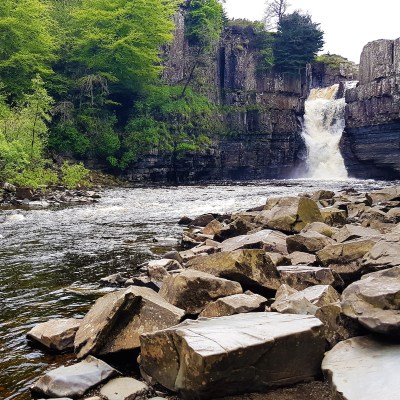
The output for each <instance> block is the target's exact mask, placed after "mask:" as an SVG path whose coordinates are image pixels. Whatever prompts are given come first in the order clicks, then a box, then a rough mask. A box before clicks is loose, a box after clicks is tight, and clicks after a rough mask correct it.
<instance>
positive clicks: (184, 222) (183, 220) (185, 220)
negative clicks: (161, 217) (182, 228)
mask: <svg viewBox="0 0 400 400" xmlns="http://www.w3.org/2000/svg"><path fill="white" fill-rule="evenodd" d="M192 221H193V219H192V218H189V217H187V216H184V217H182V218H181V219H180V220H179V221H178V225H190V224H191V223H192Z"/></svg>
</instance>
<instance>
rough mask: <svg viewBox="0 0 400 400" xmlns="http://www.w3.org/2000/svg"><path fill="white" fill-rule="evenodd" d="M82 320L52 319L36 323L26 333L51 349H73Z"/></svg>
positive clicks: (31, 338) (29, 337) (28, 336)
mask: <svg viewBox="0 0 400 400" xmlns="http://www.w3.org/2000/svg"><path fill="white" fill-rule="evenodd" d="M81 321H82V320H80V319H75V318H69V319H51V320H50V321H47V322H44V323H42V324H38V325H36V326H35V327H34V328H32V329H31V330H30V331H29V332H28V333H27V334H26V337H27V338H28V339H30V340H33V341H35V342H38V343H40V344H41V345H43V346H45V347H47V348H48V349H50V350H56V351H69V350H73V349H74V339H75V334H76V332H77V330H78V328H79V325H80V323H81Z"/></svg>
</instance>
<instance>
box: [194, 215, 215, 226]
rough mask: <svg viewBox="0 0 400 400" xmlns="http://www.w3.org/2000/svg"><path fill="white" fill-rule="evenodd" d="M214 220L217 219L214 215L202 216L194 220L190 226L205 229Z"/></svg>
mask: <svg viewBox="0 0 400 400" xmlns="http://www.w3.org/2000/svg"><path fill="white" fill-rule="evenodd" d="M214 219H215V218H214V215H212V214H202V215H199V216H198V217H196V218H195V219H194V220H192V222H191V223H190V224H191V225H193V226H201V227H205V226H207V225H208V224H209V223H210V222H211V221H213V220H214Z"/></svg>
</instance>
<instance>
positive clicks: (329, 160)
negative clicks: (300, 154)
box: [302, 82, 356, 180]
mask: <svg viewBox="0 0 400 400" xmlns="http://www.w3.org/2000/svg"><path fill="white" fill-rule="evenodd" d="M355 84H356V82H347V83H346V88H345V89H348V88H350V87H352V86H354V85H355ZM338 89H339V85H338V84H337V85H333V86H330V87H327V88H320V89H312V90H311V93H310V96H309V97H308V99H307V101H306V104H305V115H304V127H303V133H302V135H303V138H304V140H305V143H306V146H307V153H308V158H307V167H308V173H307V177H308V178H312V179H326V180H331V179H332V180H342V179H347V177H348V175H347V171H346V167H345V165H344V161H343V157H342V155H341V153H340V150H339V142H340V139H341V137H342V133H343V130H344V126H345V120H344V110H345V105H346V103H345V99H344V98H341V99H336V95H337V92H338Z"/></svg>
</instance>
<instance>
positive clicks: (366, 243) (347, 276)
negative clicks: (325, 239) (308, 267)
mask: <svg viewBox="0 0 400 400" xmlns="http://www.w3.org/2000/svg"><path fill="white" fill-rule="evenodd" d="M378 240H379V239H377V238H376V239H375V238H368V239H357V240H351V241H348V242H344V243H338V244H332V245H329V246H326V247H325V248H324V249H322V250H320V251H318V252H317V260H318V261H319V262H320V263H321V264H322V265H323V266H324V267H330V268H331V269H332V270H334V271H335V272H337V273H338V274H339V275H340V276H341V277H342V278H343V279H344V280H345V281H346V282H349V281H354V280H355V279H358V278H359V276H360V274H361V270H362V266H361V260H362V257H363V256H364V255H365V254H367V253H368V252H369V251H370V250H371V249H372V248H373V247H374V245H375V243H376V242H377V241H378Z"/></svg>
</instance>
